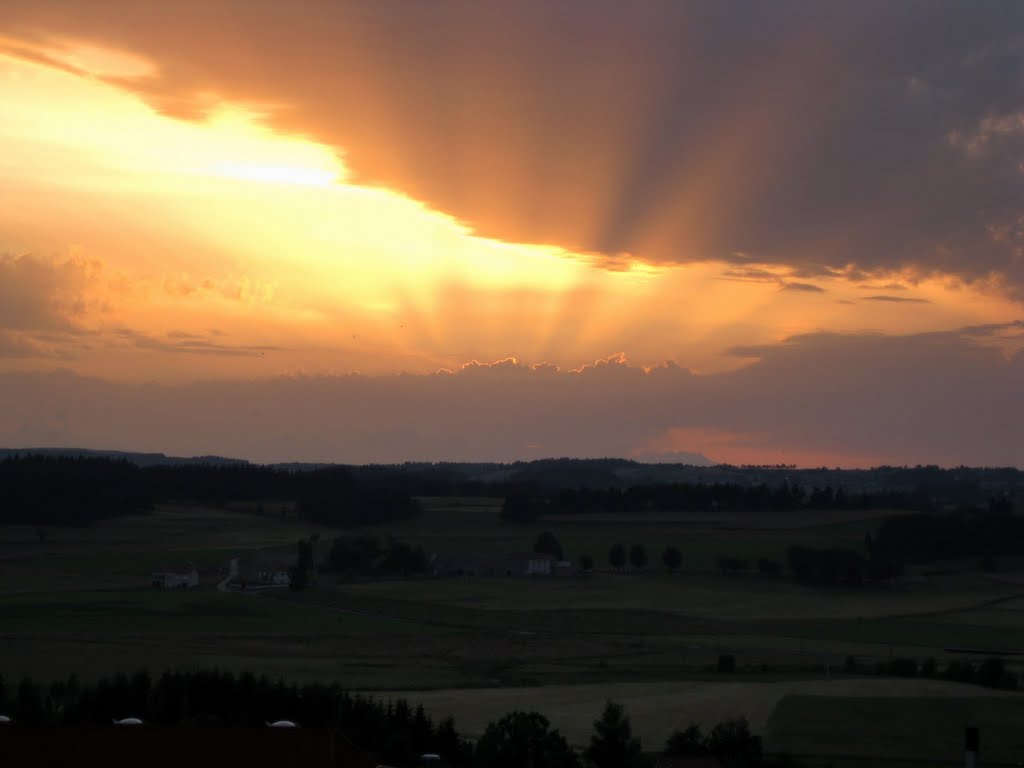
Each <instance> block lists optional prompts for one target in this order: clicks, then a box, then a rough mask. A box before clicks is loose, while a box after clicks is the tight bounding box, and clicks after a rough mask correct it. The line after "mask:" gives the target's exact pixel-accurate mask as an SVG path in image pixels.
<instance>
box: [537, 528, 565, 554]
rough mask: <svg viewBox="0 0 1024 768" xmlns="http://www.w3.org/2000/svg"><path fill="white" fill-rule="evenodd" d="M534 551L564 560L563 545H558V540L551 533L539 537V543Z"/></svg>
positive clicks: (546, 532)
mask: <svg viewBox="0 0 1024 768" xmlns="http://www.w3.org/2000/svg"><path fill="white" fill-rule="evenodd" d="M533 551H534V552H540V553H542V554H546V555H553V556H554V557H556V558H557V559H559V560H562V559H563V557H562V545H561V544H559V543H558V539H556V538H555V534H553V533H552V532H551V531H544V532H543V533H541V534H540V535H539V536H538V537H537V541H536V542H534V544H533Z"/></svg>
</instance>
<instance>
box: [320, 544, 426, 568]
mask: <svg viewBox="0 0 1024 768" xmlns="http://www.w3.org/2000/svg"><path fill="white" fill-rule="evenodd" d="M427 566H428V562H427V554H426V552H424V551H423V547H419V546H417V547H414V546H412V545H411V544H409V543H408V542H405V541H400V540H398V539H396V538H394V537H389V538H388V539H387V540H385V541H381V540H380V539H378V538H377V537H375V536H339V537H338V538H336V539H335V540H334V541H333V542H332V543H331V550H330V553H329V554H328V556H327V569H328V570H330V571H335V572H337V573H343V574H345V575H346V576H348V577H350V578H351V577H355V576H374V575H387V576H403V577H406V578H408V577H410V576H415V575H421V574H425V573H426V572H427Z"/></svg>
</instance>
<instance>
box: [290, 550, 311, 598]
mask: <svg viewBox="0 0 1024 768" xmlns="http://www.w3.org/2000/svg"><path fill="white" fill-rule="evenodd" d="M297 549H298V555H297V557H296V560H295V565H294V566H292V567H291V568H289V569H288V570H289V574H288V575H289V576H290V578H291V584H290V586H291V588H292V589H305V588H306V587H307V586H309V581H310V575H311V574H312V573H313V544H312V542H310V541H308V540H307V539H300V540H299V542H298V546H297Z"/></svg>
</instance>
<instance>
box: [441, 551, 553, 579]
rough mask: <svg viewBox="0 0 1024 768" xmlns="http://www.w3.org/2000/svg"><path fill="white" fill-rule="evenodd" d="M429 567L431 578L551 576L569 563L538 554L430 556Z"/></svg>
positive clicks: (454, 554) (453, 554)
mask: <svg viewBox="0 0 1024 768" xmlns="http://www.w3.org/2000/svg"><path fill="white" fill-rule="evenodd" d="M429 567H430V571H431V573H432V574H433V575H434V576H552V575H555V574H557V573H560V572H563V571H565V570H567V569H571V564H570V563H565V562H561V561H559V560H558V559H557V558H556V557H554V556H553V555H548V554H543V553H538V552H530V553H526V554H502V553H485V554H481V553H450V554H434V555H431V557H430V562H429Z"/></svg>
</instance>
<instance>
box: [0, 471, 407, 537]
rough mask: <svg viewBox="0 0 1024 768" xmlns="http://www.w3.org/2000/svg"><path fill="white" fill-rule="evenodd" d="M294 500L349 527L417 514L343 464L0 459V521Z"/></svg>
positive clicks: (397, 488)
mask: <svg viewBox="0 0 1024 768" xmlns="http://www.w3.org/2000/svg"><path fill="white" fill-rule="evenodd" d="M270 499H273V500H288V501H294V502H295V504H296V510H297V513H298V515H299V516H300V517H302V518H303V519H306V520H309V521H312V522H318V523H323V524H326V525H339V526H352V525H364V524H371V523H383V522H391V521H394V520H400V519H404V518H409V517H413V516H415V515H417V514H418V513H419V511H420V508H419V502H418V501H417V500H416V499H415V498H414V497H413V496H412V495H411V494H410V493H409V490H408V488H407V487H405V486H403V485H402V484H401V483H394V482H391V481H390V480H389V479H388V478H387V477H386V476H380V475H376V474H374V473H362V474H356V473H354V472H352V471H351V470H350V469H348V468H346V467H327V468H323V469H316V470H311V471H301V472H300V471H291V470H284V469H275V468H272V467H265V466H258V465H254V464H240V463H230V464H189V465H158V466H148V467H140V466H138V465H136V464H133V463H131V462H129V461H127V460H124V459H113V458H93V457H67V456H49V455H25V456H11V457H8V458H6V459H4V460H3V461H0V524H20V525H89V524H91V523H93V522H95V521H97V520H102V519H104V518H112V517H120V516H124V515H134V514H140V513H142V512H145V511H147V510H149V509H151V508H152V506H153V504H154V503H157V502H168V501H170V502H183V503H197V504H209V505H213V506H220V505H223V504H225V503H227V502H228V501H264V500H270Z"/></svg>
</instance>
